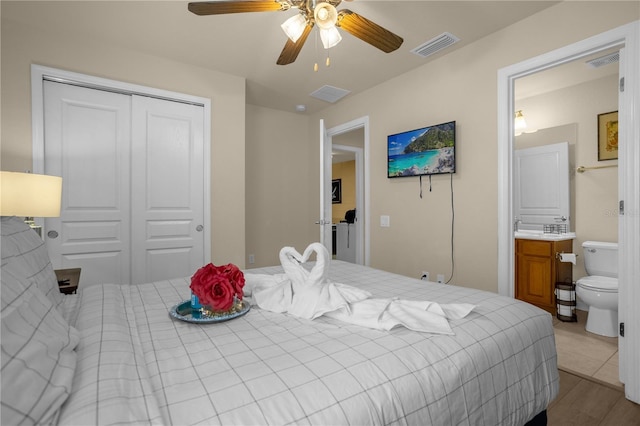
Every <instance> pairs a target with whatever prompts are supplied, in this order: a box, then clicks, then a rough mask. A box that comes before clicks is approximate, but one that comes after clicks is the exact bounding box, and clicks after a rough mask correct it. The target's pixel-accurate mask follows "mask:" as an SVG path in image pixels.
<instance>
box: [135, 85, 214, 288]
mask: <svg viewBox="0 0 640 426" xmlns="http://www.w3.org/2000/svg"><path fill="white" fill-rule="evenodd" d="M203 119H204V115H203V108H202V107H198V106H194V105H188V104H183V103H178V102H168V101H166V100H161V99H154V98H147V97H141V96H133V120H132V137H133V147H132V148H133V149H132V170H133V176H132V186H131V190H132V193H133V198H132V225H133V227H132V236H133V239H132V241H133V259H134V262H133V264H132V272H133V277H132V282H133V283H144V282H150V281H156V280H161V279H167V278H177V277H186V276H189V275H192V274H193V273H194V272H195V271H196V270H197V269H198V268H200V267H201V266H202V265H203V263H204V212H203V211H204V199H203V194H204V151H203V150H204V144H203V141H204V139H203V125H204V124H203Z"/></svg>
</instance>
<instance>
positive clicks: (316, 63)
mask: <svg viewBox="0 0 640 426" xmlns="http://www.w3.org/2000/svg"><path fill="white" fill-rule="evenodd" d="M314 37H315V39H314V43H313V49H314V51H315V56H316V59H317V58H318V32H317V31H314ZM313 71H314V72H318V61H317V60H316V61H315V63H314V64H313Z"/></svg>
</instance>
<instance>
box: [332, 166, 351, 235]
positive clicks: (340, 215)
mask: <svg viewBox="0 0 640 426" xmlns="http://www.w3.org/2000/svg"><path fill="white" fill-rule="evenodd" d="M331 173H332V178H333V179H342V202H341V203H337V204H333V205H332V206H331V210H332V214H331V217H332V221H333V223H338V222H340V221H341V220H343V219H344V215H345V213H347V210H353V209H355V208H356V162H355V160H352V161H343V162H341V163H334V164H333V170H332V172H331Z"/></svg>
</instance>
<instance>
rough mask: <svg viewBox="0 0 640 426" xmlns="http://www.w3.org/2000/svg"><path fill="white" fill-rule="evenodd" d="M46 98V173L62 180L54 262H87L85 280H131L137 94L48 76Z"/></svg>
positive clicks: (51, 234) (50, 240) (53, 222)
mask: <svg viewBox="0 0 640 426" xmlns="http://www.w3.org/2000/svg"><path fill="white" fill-rule="evenodd" d="M44 99H45V105H44V108H45V146H44V148H45V169H44V172H45V174H51V175H56V176H62V178H63V179H62V205H61V211H60V217H56V218H48V219H46V226H45V229H46V230H47V231H48V232H47V233H46V236H45V241H46V244H47V249H48V251H49V256H50V257H51V261H52V263H53V267H54V268H56V269H59V268H72V267H73V268H78V267H79V268H82V273H81V280H82V285H87V284H94V283H108V282H113V283H127V282H129V280H130V278H131V276H130V265H131V263H130V262H131V261H130V259H131V247H130V245H131V241H130V232H129V229H130V228H131V223H130V215H129V211H130V210H131V206H130V199H131V197H130V187H129V182H130V179H131V175H130V170H131V167H130V156H129V148H130V145H131V140H130V137H131V136H130V127H131V126H130V117H131V97H130V96H126V95H122V94H117V93H110V92H104V91H100V90H93V89H87V88H81V87H77V86H71V85H66V84H60V83H53V82H50V81H45V82H44Z"/></svg>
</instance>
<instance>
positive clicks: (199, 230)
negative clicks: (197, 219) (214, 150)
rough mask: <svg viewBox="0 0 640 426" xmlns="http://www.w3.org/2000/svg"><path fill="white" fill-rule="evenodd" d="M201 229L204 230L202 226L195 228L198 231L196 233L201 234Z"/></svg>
mask: <svg viewBox="0 0 640 426" xmlns="http://www.w3.org/2000/svg"><path fill="white" fill-rule="evenodd" d="M203 229H204V226H202V225H198V226H196V231H198V232H202V230H203Z"/></svg>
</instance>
